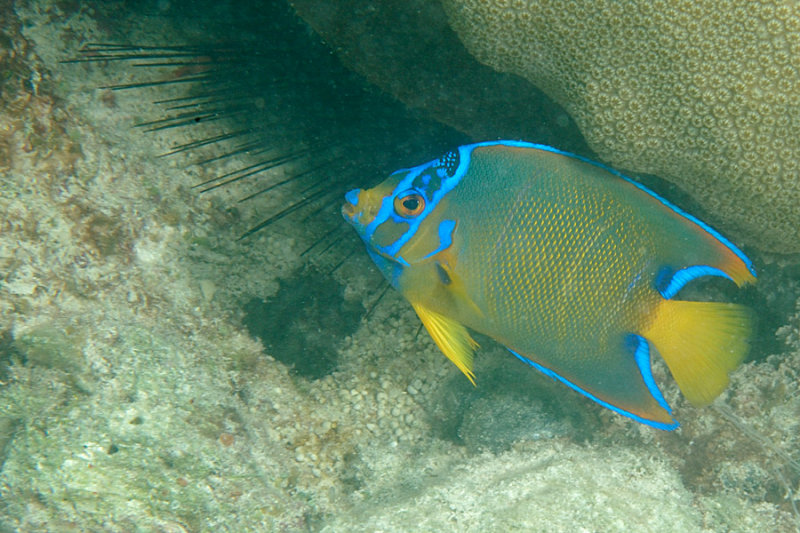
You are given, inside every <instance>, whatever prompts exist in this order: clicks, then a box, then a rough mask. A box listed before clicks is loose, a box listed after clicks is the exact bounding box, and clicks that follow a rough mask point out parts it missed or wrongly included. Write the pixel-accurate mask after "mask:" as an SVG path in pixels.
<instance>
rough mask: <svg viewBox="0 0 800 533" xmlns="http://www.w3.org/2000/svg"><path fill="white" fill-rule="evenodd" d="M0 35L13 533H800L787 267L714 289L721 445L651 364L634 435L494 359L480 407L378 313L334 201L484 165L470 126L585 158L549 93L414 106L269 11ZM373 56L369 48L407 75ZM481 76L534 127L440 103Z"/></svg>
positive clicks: (45, 6) (423, 342) (488, 363)
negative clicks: (107, 57)
mask: <svg viewBox="0 0 800 533" xmlns="http://www.w3.org/2000/svg"><path fill="white" fill-rule="evenodd" d="M321 5H323V6H324V5H327V6H328V7H327V8H326V9H329V10H330V12H328V11H326V10H325V9H322V7H320V6H321ZM337 5H338V6H340V7H339V8H338V9H336V8H335V6H337ZM353 5H355V6H356V7H355V8H354V7H353ZM404 5H405V6H406V7H408V6H413V7H414V8H415V9H416V8H419V9H416V10H412V11H413V13H412V14H407V15H402V12H403V9H404ZM431 5H433V3H431ZM297 7H298V9H299V10H300V11H301V12H303V10H307V9H309V5H308V4H307V3H305V2H302V3H299V2H298V6H297ZM312 7H313V6H312ZM316 8H317V9H318V11H317V13H318V15H319V16H320V17H322V18H325V17H326V16H327V17H329V18H330V20H333V19H334V18H335V17H339V16H341V13H340V11H341V10H343V9H347V10H349V11H348V13H350V14H349V15H348V17H345V18H347V19H349V20H351V21H352V22H353V23H354V24H359V23H363V25H364V31H365V32H366V31H368V30H369V31H373V32H375V31H376V30H375V28H374V26H370V24H372V23H374V22H375V21H376V20H378V21H380V20H383V19H381V17H380V16H377V15H376V13H382V12H383V11H381V9H378V7H377V4H376V5H373V4H371V3H370V2H358V3H355V4H349V3H344V2H343V3H341V4H339V3H337V2H331V3H328V4H325V3H323V4H318V5H317V6H316ZM383 9H389V10H390V12H391V16H392V17H394V20H396V21H397V24H396V26H395V28H394V29H395V30H396V31H395V32H394V33H393V32H391V31H389V29H386V30H385V32H382V33H381V36H383V35H388V36H394V37H393V38H392V39H389V41H390V42H393V43H395V45H397V46H398V47H400V45H402V43H403V39H400V37H401V36H403V37H404V39H412V38H414V39H420V40H424V42H430V43H434V44H436V45H437V46H443V44H442V43H446V42H449V41H448V40H447V39H446V38H442V39H439V38H438V37H436V38H434V37H433V36H431V32H429V31H428V30H430V28H432V27H433V28H439V26H431V25H426V26H420V25H415V24H414V23H413V22H414V21H415V20H416V19H414V18H413V17H415V16H416V17H435V15H436V11H435V6H434V7H425V5H422V7H420V5H417V4H404V3H397V4H395V3H391V2H389V3H386V4H385V5H384V6H383ZM0 15H2V16H0V21H3V22H2V28H0V29H1V30H2V33H0V35H1V36H2V43H0V44H2V48H3V49H4V50H5V52H6V53H5V54H3V55H2V56H0V71H2V72H7V73H11V74H7V75H5V76H4V78H3V80H2V85H0V88H2V91H3V92H2V99H3V101H2V106H0V124H3V125H4V126H3V127H2V128H0V190H1V191H2V194H0V213H2V221H0V527H1V528H2V530H4V531H170V532H172V531H231V532H239V531H515V530H516V531H581V530H586V531H630V530H639V531H793V530H796V529H797V527H798V523H800V522H799V521H800V518H798V514H797V509H796V506H797V505H798V502H797V498H798V496H797V494H798V482H800V472H798V468H797V464H796V463H793V462H792V461H797V460H798V459H800V458H799V457H798V455H797V449H798V440H799V439H800V432H798V414H799V413H800V393H799V392H798V375H800V314H799V313H800V300H799V299H798V298H800V262H798V260H797V258H796V257H792V256H786V255H783V256H782V255H775V254H767V253H762V252H759V251H758V250H757V249H756V248H751V247H748V248H746V251H747V253H748V254H749V255H751V256H752V258H753V259H754V262H755V264H756V267H757V269H758V271H759V282H758V284H757V285H756V286H755V287H753V288H750V289H746V290H744V291H735V290H731V288H730V287H727V286H724V285H705V286H702V287H699V288H698V289H697V292H698V293H703V294H705V295H706V296H710V297H715V298H722V299H734V300H736V301H739V302H742V303H746V304H748V305H750V306H752V307H753V308H754V309H755V310H756V312H757V314H758V315H759V326H758V328H759V329H758V331H757V333H756V336H755V337H754V339H753V341H752V351H751V355H750V357H749V359H748V361H747V362H746V363H745V364H744V365H743V366H742V367H741V368H740V369H738V370H737V371H736V372H734V373H733V374H732V376H731V385H730V386H729V388H728V389H727V391H726V392H725V393H724V394H723V396H722V397H721V399H720V400H718V401H719V402H720V403H721V405H723V406H726V411H725V412H728V411H730V412H732V413H733V414H734V415H735V421H734V422H731V420H730V419H729V418H728V417H726V416H723V415H722V414H720V412H719V411H718V409H717V408H714V407H709V408H703V409H694V408H692V407H690V406H689V405H688V404H687V403H686V402H685V401H684V400H683V399H682V397H681V396H680V393H679V392H678V390H677V388H676V386H675V385H674V383H673V382H672V381H671V379H670V378H669V374H668V372H667V370H666V368H665V367H664V365H663V364H661V363H660V362H656V365H655V374H656V380H657V381H658V382H659V384H661V386H662V389H663V390H664V393H665V396H666V399H667V401H668V402H669V403H670V404H671V405H672V406H673V407H674V408H675V414H676V417H677V418H678V419H679V420H680V422H681V424H682V425H681V428H680V429H679V430H678V431H675V432H662V431H658V430H654V429H652V428H648V427H645V426H641V425H637V424H635V423H634V422H632V421H630V420H627V419H624V418H622V417H619V416H617V415H614V414H613V413H611V412H608V411H606V410H604V409H603V408H601V407H600V406H597V405H595V404H594V403H592V402H590V401H589V400H587V399H585V398H583V397H581V396H579V395H577V394H575V393H573V392H572V391H569V390H568V389H567V388H566V387H564V386H562V385H559V384H557V383H554V382H553V381H552V380H550V379H548V378H546V377H544V376H542V375H540V374H538V373H536V372H535V371H534V370H532V369H529V368H527V367H523V366H521V365H520V363H519V362H517V361H516V360H514V358H513V357H510V356H508V355H507V353H506V352H505V350H504V349H503V348H502V347H501V346H498V345H497V344H495V343H493V342H492V341H491V340H490V339H488V338H479V339H478V340H479V342H480V343H481V345H482V347H481V349H480V351H479V352H478V355H477V360H476V370H475V371H476V375H477V376H478V386H477V387H472V385H470V384H469V382H468V381H467V380H465V379H464V378H463V376H461V375H460V373H459V372H458V371H457V369H455V368H454V367H453V366H452V364H450V363H449V362H448V361H447V360H446V359H445V358H444V357H443V356H442V355H441V353H440V352H439V351H438V349H437V348H436V347H435V345H434V344H433V343H432V341H431V340H430V339H429V337H428V336H427V334H426V332H424V331H420V329H419V321H418V319H417V318H416V316H415V315H414V312H413V310H412V309H411V308H410V306H409V305H408V304H407V303H406V302H405V301H404V300H403V299H402V298H401V297H400V296H399V295H397V294H396V293H395V292H393V291H391V290H386V285H385V283H384V282H383V281H382V278H381V276H380V274H378V272H377V271H376V270H375V268H374V267H373V266H372V264H371V261H370V259H369V258H368V257H367V255H366V254H365V253H364V251H363V246H362V244H361V243H360V242H358V240H357V237H356V236H355V234H354V233H353V232H352V230H351V229H350V228H348V227H345V224H344V221H343V220H342V219H341V215H340V213H339V211H340V207H341V203H342V195H343V194H344V192H345V191H346V190H348V189H349V188H352V187H363V186H369V185H372V184H374V183H376V182H378V181H380V180H382V179H383V177H384V176H385V174H386V173H387V172H391V171H393V170H395V169H397V168H403V167H407V166H411V165H416V164H419V163H422V162H424V161H427V160H430V159H432V158H434V157H437V156H438V155H440V154H441V153H443V152H445V151H446V150H448V149H450V148H452V147H453V146H456V145H458V144H462V143H464V142H468V141H470V140H471V139H470V138H469V137H468V136H467V135H466V134H464V133H460V132H459V131H457V130H455V129H453V127H451V126H454V125H458V124H459V121H460V120H464V121H466V120H469V121H475V120H478V119H485V120H486V124H487V125H486V126H485V128H486V130H485V131H486V133H485V135H486V137H487V138H493V137H498V138H501V137H509V136H510V137H514V136H515V133H516V134H518V135H524V136H525V137H526V140H529V141H534V142H544V143H547V144H551V145H555V146H558V147H560V148H564V149H570V150H574V151H577V152H579V153H582V154H586V155H591V154H590V152H589V149H588V148H587V147H586V144H585V142H584V141H583V139H582V138H581V137H580V135H579V133H578V130H577V127H576V126H575V125H574V124H573V123H572V122H571V120H570V119H569V118H568V117H567V116H566V115H565V113H564V112H563V110H561V109H560V108H557V107H556V106H555V104H553V103H552V102H550V101H549V100H548V99H547V98H546V97H545V96H544V95H542V94H541V93H539V92H538V91H536V90H535V89H533V88H531V87H524V89H523V88H521V87H523V85H520V84H521V83H522V82H520V81H519V80H515V79H511V78H510V77H508V76H505V75H497V74H495V73H491V72H488V70H489V69H486V71H484V70H480V69H479V67H476V66H475V65H472V64H467V63H466V59H460V60H459V61H464V63H461V62H454V61H455V60H453V59H452V58H461V57H463V54H464V52H463V51H461V52H458V53H456V52H452V53H450V52H446V51H445V50H444V49H441V50H440V49H438V48H436V47H434V46H433V44H431V45H429V46H428V47H427V48H426V47H424V46H423V49H424V50H425V52H426V54H427V55H430V56H437V55H438V56H442V57H446V58H449V59H448V60H447V61H444V63H446V64H448V65H449V67H448V68H451V69H452V72H450V73H449V75H448V76H444V79H445V80H447V79H451V80H455V83H454V84H453V85H452V86H450V85H447V84H446V83H444V82H442V81H441V79H440V78H432V79H433V81H432V82H431V83H432V85H431V86H429V87H428V90H427V91H426V94H425V97H424V98H418V99H417V100H416V101H417V102H418V103H420V106H419V107H416V108H409V107H407V106H406V105H404V104H402V103H400V102H399V101H398V100H396V99H395V98H394V97H393V96H392V95H391V91H390V90H389V89H387V88H386V87H387V86H389V87H390V89H393V90H395V91H397V93H400V94H403V93H404V90H403V87H391V83H388V84H387V81H386V80H385V79H383V80H371V79H369V76H367V79H365V78H364V76H362V74H363V73H362V74H359V73H354V72H353V71H351V70H350V69H349V68H348V67H350V66H352V65H354V64H357V63H358V61H357V60H356V59H354V58H353V55H352V54H354V53H355V52H353V50H350V51H347V50H342V49H340V48H338V47H335V49H336V51H337V52H338V54H337V53H332V52H331V49H330V47H329V46H328V44H327V43H326V42H324V41H323V40H322V39H320V38H319V37H318V36H317V35H316V34H315V33H314V31H313V30H312V29H311V28H310V27H309V26H307V25H306V23H305V22H303V19H302V18H300V17H299V16H297V15H296V14H295V13H294V12H293V11H292V9H291V8H290V7H289V6H287V5H285V4H283V3H282V2H265V3H261V2H258V3H257V2H186V3H183V2H177V1H174V2H164V1H161V2H103V3H84V2H46V1H36V0H31V1H27V2H19V3H14V4H4V5H0ZM431 20H432V19H431ZM409 21H411V22H412V23H409ZM441 24H442V26H446V23H444V22H441ZM407 27H411V28H416V30H414V31H417V30H418V31H419V34H403V33H402V32H400V29H402V30H403V31H406V28H407ZM327 31H330V29H328V30H327ZM426 32H427V33H426ZM433 33H435V35H436V36H439V35H441V31H440V30H439V29H437V30H436V32H433ZM369 35H370V34H368V33H367V34H366V37H364V39H363V41H359V42H360V43H361V44H360V49H361V50H362V52H363V53H364V54H366V55H367V56H370V57H378V58H380V57H382V56H381V53H384V54H386V57H387V58H388V57H390V56H392V54H394V53H395V52H393V51H392V50H386V49H380V48H375V40H374V39H369V38H367V37H369ZM452 38H453V39H454V37H452ZM88 43H126V44H127V43H141V44H144V45H148V46H155V47H163V46H165V45H167V44H170V45H172V44H181V45H189V46H191V48H180V49H177V48H172V49H169V50H164V49H163V48H158V49H150V50H138V49H132V48H126V49H125V50H124V51H123V50H121V49H109V48H107V47H106V48H104V47H101V46H97V45H94V46H92V47H91V50H94V53H95V54H97V53H111V54H118V55H119V54H122V55H124V56H125V57H126V59H124V60H111V61H91V62H86V63H84V62H79V63H61V61H63V60H64V59H67V58H75V57H78V58H87V57H90V56H87V55H86V54H84V55H81V54H80V52H79V50H80V49H81V47H84V46H86V45H87V44H88ZM383 44H384V45H385V44H386V43H385V42H384V43H383ZM401 48H402V47H401ZM358 49H359V47H356V50H358ZM11 50H14V51H15V53H14V54H11V53H10V52H9V51H11ZM381 50H383V52H381ZM101 51H102V52H101ZM142 54H143V55H146V56H147V57H144V58H138V59H137V58H133V57H130V56H131V55H142ZM459 54H462V55H459ZM162 56H163V57H162ZM94 59H96V56H95V57H94ZM388 61H389V60H388V59H385V60H384V62H388ZM164 62H167V63H169V64H167V65H158V64H159V63H164ZM418 62H419V63H420V64H423V63H425V64H428V62H426V61H424V60H423V58H421V57H420V58H419V60H418ZM139 63H146V64H148V65H150V66H149V67H141V66H136V65H137V64H139ZM367 63H369V62H367ZM411 63H414V61H411ZM428 66H429V64H428ZM359 68H363V66H360V67H359ZM437 68H443V67H437ZM481 68H486V67H481ZM469 69H475V70H474V72H475V74H474V75H473V76H472V77H473V78H474V77H477V76H480V80H481V83H486V84H491V85H487V87H488V88H487V89H486V90H487V91H489V92H491V91H492V87H497V89H496V91H503V92H502V94H506V93H507V95H508V96H507V98H508V100H509V101H514V99H515V98H519V94H520V91H523V90H524V91H531V92H530V93H528V92H526V93H524V94H525V97H526V98H528V99H529V101H530V102H531V108H533V109H536V110H537V113H535V114H537V116H539V117H540V119H538V121H534V120H533V119H530V120H529V119H527V118H526V120H525V121H522V122H524V125H523V126H524V127H526V128H529V129H527V130H522V129H520V128H522V127H523V126H520V125H519V124H516V123H512V121H510V120H508V121H506V122H503V121H501V120H499V119H497V116H498V115H485V116H478V117H476V116H474V114H473V113H471V111H470V109H469V106H470V105H476V104H475V103H474V102H473V101H466V100H464V101H463V102H464V103H463V105H464V109H459V108H458V106H452V101H453V100H452V95H453V94H458V95H459V98H461V93H458V91H460V90H463V87H464V86H465V85H466V82H465V81H463V80H462V79H461V78H459V76H460V75H461V73H463V72H465V71H470V72H472V71H471V70H469ZM187 76H188V77H196V78H198V80H197V82H196V83H168V84H159V85H156V86H149V87H140V88H136V89H129V90H117V91H111V90H109V89H101V87H103V86H107V85H114V84H129V83H139V82H141V81H143V80H150V81H152V80H159V81H163V80H168V81H176V80H182V79H186V77H187ZM420 76H422V75H421V74H420ZM482 76H486V78H483V77H482ZM494 76H497V77H496V78H495V77H494ZM373 82H374V83H373ZM434 82H435V83H442V85H434V84H433V83H434ZM398 83H399V82H398ZM494 84H496V85H494ZM379 87H380V88H379ZM408 92H411V93H413V91H406V93H408ZM414 96H415V95H414V94H410V95H409V94H405V97H406V98H407V99H411V100H414ZM480 100H481V98H476V100H475V101H478V102H479V101H480ZM159 102H160V103H159ZM526 112H527V111H526ZM448 113H450V115H449V116H452V117H454V118H453V119H452V120H450V121H447V124H450V125H451V126H448V125H447V124H444V123H442V122H441V121H437V120H435V117H437V116H438V117H442V116H448ZM522 113H523V112H522V111H520V112H519V113H518V114H522ZM514 114H515V113H511V115H514ZM479 115H480V114H479ZM164 117H172V118H169V119H168V121H167V122H156V123H153V122H152V121H158V120H161V119H163V118H164ZM182 122H186V123H187V126H186V127H172V126H176V125H177V124H178V123H182ZM136 124H146V125H145V126H141V127H134V125H136ZM163 126H170V127H167V128H162V127H163ZM148 129H155V130H156V131H149V132H148V131H145V130H148ZM226 134H229V135H228V136H227V137H226V138H224V139H221V138H220V141H219V142H214V143H202V144H200V143H198V141H203V140H204V139H215V138H218V137H219V136H220V135H226ZM232 134H235V135H232ZM167 152H176V153H173V154H172V155H169V156H166V157H164V156H163V154H164V153H167ZM267 167H269V168H267ZM255 171H258V172H257V173H256V172H255ZM251 173H254V174H255V175H253V176H250V175H249V174H251ZM236 178H241V179H236ZM230 179H234V180H235V182H233V183H230V184H228V185H225V186H223V187H220V188H218V189H215V190H213V191H209V192H206V193H201V192H199V189H204V188H208V187H209V186H214V185H217V184H220V183H222V182H225V181H228V180H230ZM642 179H643V181H644V182H645V183H647V184H648V185H649V186H652V187H654V188H656V189H657V190H658V191H659V192H661V193H662V194H664V195H665V196H667V197H668V198H669V199H670V200H672V201H675V202H677V203H679V204H680V205H681V206H682V207H685V208H687V209H689V210H691V211H692V212H694V213H698V214H699V215H701V216H704V215H705V213H702V212H700V211H698V209H699V208H698V207H697V206H695V205H694V204H693V201H692V199H691V198H690V197H689V196H688V195H686V194H685V193H682V192H681V191H679V190H677V189H676V188H675V187H673V186H671V185H670V184H668V183H665V182H663V181H661V180H659V179H658V178H654V177H647V176H645V177H643V178H642ZM283 182H285V183H284V184H282V185H280V186H275V187H274V188H270V187H272V186H274V185H275V184H277V183H283ZM202 183H206V185H205V186H201V187H195V186H196V185H197V184H202ZM268 188H270V189H269V190H268V191H267V190H265V189H268ZM251 195H256V196H254V197H253V198H252V199H250V200H246V201H240V200H241V199H243V198H246V197H249V196H251ZM304 200H307V202H306V203H302V204H301V205H300V207H298V208H297V209H296V210H292V209H293V207H292V206H294V205H296V204H297V202H303V201H304ZM287 209H288V210H292V211H291V212H288V213H287V214H286V216H280V217H277V218H276V217H275V216H276V215H280V214H281V213H283V212H285V211H286V210H287ZM273 218H274V221H272V222H270V223H269V224H268V225H267V226H266V227H264V228H263V229H261V230H259V231H257V232H255V233H253V234H252V235H250V236H248V237H246V238H244V239H240V237H241V236H242V235H243V234H245V233H247V232H248V230H250V229H251V228H254V227H256V226H258V225H260V224H261V223H262V222H264V221H270V220H271V219H273ZM735 237H736V236H735V235H731V238H732V239H734V240H735ZM743 428H745V429H743Z"/></svg>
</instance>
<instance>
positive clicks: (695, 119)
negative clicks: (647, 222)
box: [442, 0, 800, 253]
mask: <svg viewBox="0 0 800 533" xmlns="http://www.w3.org/2000/svg"><path fill="white" fill-rule="evenodd" d="M442 3H443V5H444V7H445V10H446V11H447V13H448V17H449V18H450V22H451V26H452V27H453V29H454V30H455V31H456V33H457V34H458V35H459V37H460V38H461V39H462V41H463V42H464V44H465V45H466V47H467V48H468V50H469V51H470V52H471V53H472V54H473V55H474V56H475V57H476V58H477V59H478V60H479V61H481V62H483V63H485V64H487V65H489V66H491V67H493V68H495V69H496V70H498V71H501V72H508V73H513V74H518V75H520V76H523V77H524V78H526V79H527V80H529V81H530V82H531V83H533V84H535V85H536V86H538V87H539V88H541V89H542V90H543V91H544V92H545V93H547V94H548V95H549V96H550V97H551V98H553V99H554V100H555V101H557V102H558V103H560V104H561V105H563V106H564V107H565V108H566V110H567V111H568V112H569V113H570V114H571V115H572V117H573V118H574V119H575V121H576V122H577V124H578V126H579V128H580V129H581V131H582V132H583V134H584V135H585V136H586V139H587V141H588V143H589V145H590V146H591V148H592V149H593V150H595V151H596V152H597V154H598V155H599V156H600V158H601V159H603V160H604V161H606V162H608V163H609V164H611V165H613V166H615V167H617V168H623V169H627V170H629V171H634V172H641V173H651V174H656V175H659V176H661V177H664V178H666V179H669V180H670V181H672V182H674V183H676V184H678V185H680V186H682V187H683V188H685V189H686V190H687V191H688V192H690V193H691V194H692V195H693V196H694V197H695V198H697V200H698V201H699V202H700V203H701V204H702V205H703V207H704V208H705V209H706V210H707V211H708V212H709V214H710V217H711V218H712V220H714V219H716V220H717V221H718V222H721V223H722V225H723V228H724V229H728V230H731V229H733V230H735V232H737V233H739V234H741V235H742V236H743V237H744V238H745V239H746V240H747V242H749V243H750V244H753V245H755V246H758V247H760V248H761V249H765V250H772V251H778V252H783V253H787V252H798V251H800V232H798V227H800V208H798V205H800V179H799V178H800V168H798V161H800V141H799V140H798V139H800V120H798V119H800V113H798V110H799V109H800V73H799V72H798V69H799V68H800V12H798V10H797V9H796V8H795V7H793V6H794V2H782V1H778V0H772V1H770V0H762V1H753V0H732V1H727V2H716V1H713V0H680V1H665V0H629V1H625V2H620V1H618V0H573V1H570V2H560V1H556V0H492V1H487V0H442Z"/></svg>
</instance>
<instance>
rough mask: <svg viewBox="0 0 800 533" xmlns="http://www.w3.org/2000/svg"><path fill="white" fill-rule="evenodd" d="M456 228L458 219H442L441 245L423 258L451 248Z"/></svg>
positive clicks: (440, 230) (440, 224) (440, 227)
mask: <svg viewBox="0 0 800 533" xmlns="http://www.w3.org/2000/svg"><path fill="white" fill-rule="evenodd" d="M455 229H456V221H455V220H442V221H441V222H440V223H439V247H438V248H436V249H435V250H434V251H432V252H431V253H429V254H428V255H426V256H425V257H423V259H428V258H429V257H433V256H434V255H436V254H438V253H439V252H441V251H442V250H447V249H448V248H450V245H451V244H453V232H454V231H455Z"/></svg>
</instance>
